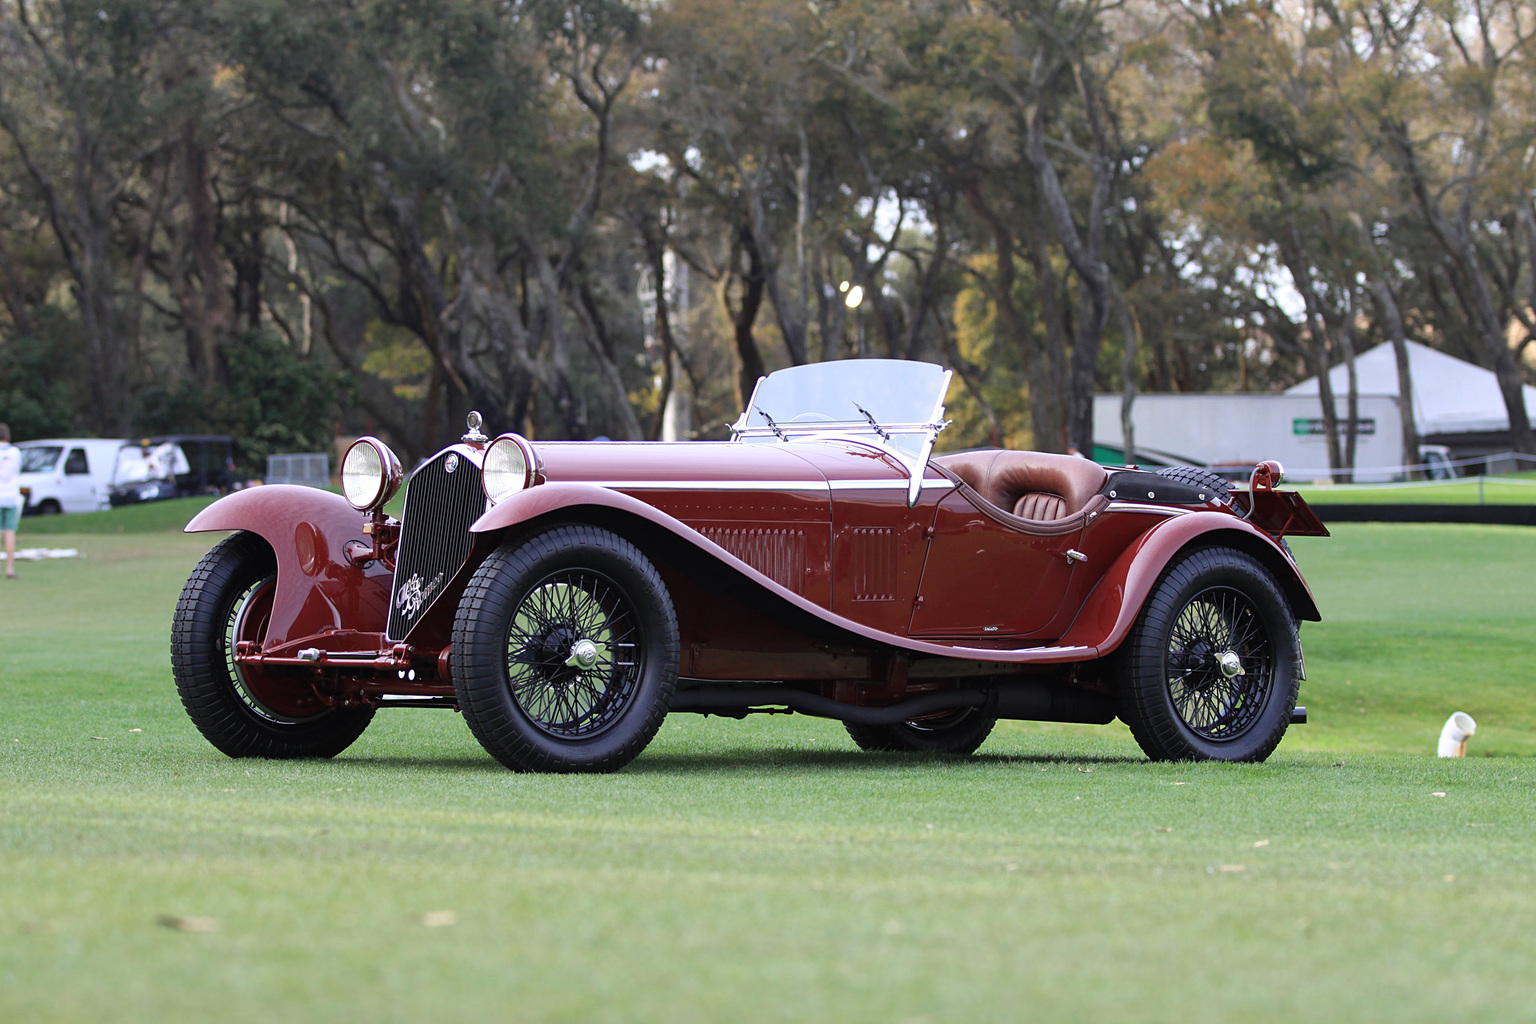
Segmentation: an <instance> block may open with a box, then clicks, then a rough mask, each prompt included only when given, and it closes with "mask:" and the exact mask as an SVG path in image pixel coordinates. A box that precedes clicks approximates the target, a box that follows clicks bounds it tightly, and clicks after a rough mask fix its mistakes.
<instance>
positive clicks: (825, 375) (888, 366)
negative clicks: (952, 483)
mask: <svg viewBox="0 0 1536 1024" xmlns="http://www.w3.org/2000/svg"><path fill="white" fill-rule="evenodd" d="M948 389H949V371H948V370H946V369H944V368H943V367H942V366H935V365H934V364H933V363H919V362H913V361H912V360H907V359H844V360H838V361H835V362H827V363H811V364H808V365H806V366H793V367H790V368H789V369H787V370H779V371H778V372H776V373H771V374H769V375H768V376H766V377H764V378H763V379H762V380H760V381H758V383H757V389H756V390H755V391H754V392H753V393H752V401H751V403H749V404H748V406H747V411H746V412H744V413H742V415H741V418H740V419H739V420H737V421H736V423H735V425H734V426H732V428H731V431H732V434H733V435H734V436H735V437H736V439H738V440H750V441H758V440H767V441H782V440H788V439H789V438H790V437H794V436H806V435H811V434H819V433H825V432H827V431H833V432H836V433H839V434H853V435H855V436H858V437H870V438H874V439H875V440H876V441H877V442H878V443H882V444H883V445H885V446H888V447H892V448H895V449H897V450H899V451H902V452H904V453H906V454H908V455H911V456H916V455H918V454H919V453H924V454H926V453H925V452H924V449H925V447H927V446H928V445H931V444H932V441H933V436H934V435H935V434H937V433H938V431H939V430H940V429H942V425H941V423H940V416H941V415H942V414H943V412H944V393H945V391H947V390H948Z"/></svg>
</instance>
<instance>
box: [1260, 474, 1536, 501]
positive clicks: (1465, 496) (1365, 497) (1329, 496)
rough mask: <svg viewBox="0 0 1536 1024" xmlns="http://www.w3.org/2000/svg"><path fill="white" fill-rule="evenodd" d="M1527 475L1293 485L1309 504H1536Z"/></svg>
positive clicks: (1535, 490) (1533, 484)
mask: <svg viewBox="0 0 1536 1024" xmlns="http://www.w3.org/2000/svg"><path fill="white" fill-rule="evenodd" d="M1531 477H1532V475H1531V474H1529V473H1521V474H1515V475H1512V476H1507V477H1502V476H1490V477H1485V478H1481V479H1478V478H1475V477H1474V478H1472V479H1465V480H1446V481H1436V482H1434V483H1426V484H1422V485H1413V484H1392V485H1390V486H1383V485H1380V484H1335V485H1332V486H1325V487H1311V486H1300V485H1295V489H1296V490H1297V491H1299V492H1300V493H1301V496H1302V497H1304V498H1306V499H1307V501H1308V503H1310V504H1313V505H1359V504H1366V505H1536V480H1533V479H1532V478H1531ZM1286 486H1287V487H1289V486H1293V485H1289V484H1288V485H1286Z"/></svg>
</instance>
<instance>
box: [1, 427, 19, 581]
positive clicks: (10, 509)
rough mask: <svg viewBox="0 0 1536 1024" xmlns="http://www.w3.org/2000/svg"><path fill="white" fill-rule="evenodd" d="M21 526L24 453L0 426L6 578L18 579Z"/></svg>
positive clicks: (8, 429)
mask: <svg viewBox="0 0 1536 1024" xmlns="http://www.w3.org/2000/svg"><path fill="white" fill-rule="evenodd" d="M20 524H21V449H20V448H17V447H16V446H15V445H13V444H11V428H10V427H8V426H6V425H5V424H4V423H0V534H3V535H4V537H5V575H6V578H7V579H12V580H13V579H15V578H16V527H17V526H19V525H20Z"/></svg>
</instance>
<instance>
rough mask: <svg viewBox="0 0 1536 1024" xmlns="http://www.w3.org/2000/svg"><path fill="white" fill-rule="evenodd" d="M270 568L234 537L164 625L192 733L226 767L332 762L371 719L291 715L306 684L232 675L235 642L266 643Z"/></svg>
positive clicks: (268, 558)
mask: <svg viewBox="0 0 1536 1024" xmlns="http://www.w3.org/2000/svg"><path fill="white" fill-rule="evenodd" d="M276 573H277V562H276V559H275V558H274V557H273V554H272V548H271V547H270V546H268V544H267V542H266V541H264V540H262V539H261V538H260V537H258V536H256V535H255V534H254V533H236V534H233V535H231V536H229V537H226V538H225V539H224V540H221V541H220V542H219V543H218V544H216V545H214V548H213V550H212V551H210V552H208V554H206V555H204V556H203V560H202V561H201V562H199V563H198V564H197V568H195V569H193V570H192V575H191V577H189V578H188V580H187V585H186V587H185V588H183V589H182V592H181V599H180V600H179V601H177V602H176V613H175V616H174V618H173V620H172V624H171V674H172V675H173V676H174V677H175V679H176V689H177V691H178V692H179V693H180V694H181V703H182V706H183V707H184V708H186V711H187V715H188V716H189V717H190V718H191V719H192V724H193V725H195V726H197V729H198V731H199V732H201V733H202V734H203V736H204V737H206V738H207V740H208V742H209V743H212V744H213V745H214V746H215V747H217V748H218V749H219V750H221V751H223V752H224V753H226V754H228V755H229V756H230V757H268V758H300V757H335V756H336V755H337V754H339V753H341V752H342V751H343V750H346V749H347V748H348V747H349V746H351V745H352V743H353V741H354V740H356V739H357V738H358V737H359V736H360V735H362V732H363V730H364V729H366V728H368V723H369V722H370V721H371V720H372V719H373V709H372V708H346V709H340V708H325V707H323V706H319V705H314V706H313V707H312V709H310V710H301V709H299V708H296V707H295V706H294V703H293V702H295V701H300V702H301V701H303V700H304V699H305V698H304V695H303V694H304V691H305V690H307V689H308V687H307V684H305V683H304V682H303V680H302V679H299V678H297V677H284V676H282V675H276V676H258V675H256V674H255V673H254V672H250V673H248V672H246V671H244V670H242V669H240V668H239V667H238V666H237V665H235V663H234V660H233V653H234V651H233V648H234V644H235V642H236V640H238V639H246V640H261V639H263V638H264V637H265V635H266V620H265V618H264V617H263V615H264V613H263V610H262V609H263V601H265V602H266V603H267V605H266V606H267V607H270V592H271V588H272V586H273V583H274V581H275V579H276Z"/></svg>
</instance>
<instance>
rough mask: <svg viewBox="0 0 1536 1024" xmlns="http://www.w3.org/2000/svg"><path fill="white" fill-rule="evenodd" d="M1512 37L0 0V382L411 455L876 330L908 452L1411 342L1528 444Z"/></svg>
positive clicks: (94, 427)
mask: <svg viewBox="0 0 1536 1024" xmlns="http://www.w3.org/2000/svg"><path fill="white" fill-rule="evenodd" d="M1533 32H1536V5H1533V4H1532V3H1531V2H1530V0H1436V2H1435V3H1429V2H1423V0H1343V2H1339V0H1300V2H1281V0H1205V2H1203V3H1196V2H1190V0H728V2H727V0H627V2H626V0H494V2H493V0H424V2H419V3H411V4H405V3H401V2H399V0H348V2H345V3H334V2H320V0H203V2H198V3H192V2H189V0H95V2H92V3H83V2H80V0H0V419H7V420H9V422H10V423H11V426H12V428H13V431H14V432H15V433H16V435H17V436H18V437H19V438H25V437H28V436H40V435H43V434H48V433H62V432H76V431H88V432H94V433H101V434H123V435H126V434H129V433H137V432H148V431H151V430H172V429H179V430H219V431H228V432H230V433H233V434H235V435H236V436H237V437H238V438H240V439H241V445H242V448H241V453H242V458H243V459H244V460H246V462H247V463H248V464H249V465H251V466H252V467H254V466H255V464H256V460H257V459H258V458H259V457H260V456H261V455H263V454H265V453H267V452H269V451H277V450H284V449H286V450H294V449H302V448H309V449H315V448H321V447H326V446H328V445H329V443H330V439H331V438H332V437H333V436H334V435H335V434H336V433H337V432H345V431H360V430H370V431H373V432H377V433H379V434H381V435H383V436H385V437H386V438H387V439H388V440H389V441H390V442H391V443H393V444H395V445H396V446H397V447H398V448H399V449H400V450H401V451H402V453H403V454H405V455H406V456H407V458H409V459H411V460H414V458H416V457H418V456H420V455H422V454H425V453H428V452H430V451H432V450H434V449H436V448H437V447H438V446H440V444H441V443H442V442H443V441H444V440H445V439H446V438H447V437H450V436H452V435H453V434H454V433H456V432H457V428H458V426H459V424H461V423H462V422H463V420H462V417H463V414H464V413H465V412H466V411H467V410H468V409H470V408H477V409H480V410H481V411H482V412H483V413H484V414H485V415H486V417H487V422H488V425H489V426H490V427H492V428H494V429H497V430H500V429H518V430H521V431H524V432H525V433H527V434H529V435H530V436H533V437H564V438H590V437H596V436H608V437H614V438H646V437H659V436H668V437H718V436H721V435H722V433H723V431H724V428H725V425H726V424H727V423H728V422H729V421H730V420H731V419H732V418H733V417H734V415H735V413H736V412H737V411H738V409H739V408H740V404H741V402H742V400H743V399H744V396H745V394H746V393H747V392H748V391H749V389H750V388H751V386H752V383H753V381H755V379H756V378H757V376H758V375H760V374H761V373H763V372H766V371H767V370H771V369H773V368H775V367H778V366H783V365H789V364H793V363H803V362H807V361H812V360H825V359H832V358H846V357H859V356H882V357H893V358H909V359H928V360H933V361H938V362H943V363H945V364H947V365H949V366H951V367H953V368H954V369H955V370H956V385H955V390H954V392H953V393H952V395H951V407H952V412H953V415H954V417H955V425H954V427H953V428H952V429H951V430H950V431H948V432H946V434H945V435H944V437H943V439H942V442H943V444H944V445H945V446H946V447H951V448H954V447H966V446H973V445H984V444H1005V445H1009V446H1015V447H1034V448H1038V449H1041V450H1047V451H1062V450H1069V449H1072V448H1076V449H1080V450H1084V451H1087V450H1089V448H1090V446H1091V445H1092V442H1093V438H1094V427H1093V422H1092V409H1093V404H1092V395H1093V393H1094V392H1095V391H1104V390H1123V391H1124V392H1125V393H1126V394H1127V396H1128V399H1129V396H1131V395H1133V394H1134V393H1135V392H1136V391H1142V390H1151V391H1203V390H1213V389H1216V390H1269V389H1274V388H1279V387H1283V386H1285V385H1287V384H1290V383H1293V382H1295V381H1296V380H1298V379H1299V378H1301V377H1303V376H1308V375H1311V374H1315V373H1321V372H1322V371H1325V370H1326V369H1327V368H1328V367H1330V366H1333V365H1337V364H1339V363H1341V362H1343V363H1346V364H1350V365H1352V361H1353V358H1354V354H1355V353H1356V352H1358V351H1360V350H1362V349H1363V348H1364V347H1367V346H1369V345H1371V344H1374V343H1376V342H1379V341H1388V342H1392V343H1394V344H1395V345H1397V346H1398V347H1399V349H1400V350H1401V349H1402V347H1403V346H1404V344H1405V342H1406V340H1407V339H1409V338H1413V339H1415V340H1418V341H1421V342H1424V343H1426V344H1430V345H1433V346H1435V347H1437V348H1440V349H1442V350H1444V351H1447V352H1450V353H1452V354H1454V355H1457V356H1460V357H1462V358H1465V359H1469V360H1471V361H1472V362H1474V363H1477V364H1479V365H1482V366H1485V367H1487V368H1489V369H1491V370H1493V371H1494V372H1495V373H1496V374H1497V376H1498V379H1499V382H1500V385H1501V390H1502V392H1503V394H1504V396H1505V401H1506V404H1507V406H1508V408H1509V411H1510V412H1511V414H1512V415H1511V420H1512V422H1514V423H1516V424H1517V426H1516V428H1515V429H1514V431H1513V439H1514V442H1515V444H1516V446H1517V447H1519V448H1520V449H1521V450H1523V451H1527V452H1531V451H1536V439H1533V438H1532V436H1531V433H1530V431H1529V429H1528V428H1527V427H1526V424H1527V423H1528V416H1527V411H1526V410H1524V408H1523V405H1522V398H1521V390H1520V385H1521V384H1522V383H1523V382H1525V381H1527V380H1530V379H1532V373H1531V369H1530V367H1531V365H1532V361H1533V359H1536V352H1533V351H1532V347H1531V340H1532V338H1533V337H1536V310H1533V308H1532V306H1533V300H1536V260H1533V256H1536V213H1533V208H1532V191H1533V187H1536V181H1533V176H1532V167H1531V164H1532V161H1533V159H1536V139H1533V138H1532V137H1531V136H1532V134H1533V133H1536V75H1533V68H1532V65H1531V61H1532V56H1533V54H1532V45H1533V42H1532V39H1533V35H1532V34H1533ZM856 296H862V297H863V301H862V302H855V301H854V298H855V297H856ZM1323 379H1324V380H1325V381H1326V379H1327V378H1326V376H1324V378H1323ZM1325 390H1326V389H1325ZM1323 404H1324V409H1323V415H1324V417H1325V418H1326V419H1327V420H1329V422H1330V424H1331V423H1332V421H1333V419H1334V412H1333V405H1332V397H1331V396H1328V395H1325V396H1324V403H1323ZM1352 423H1353V418H1352V417H1350V418H1348V420H1347V423H1346V424H1344V425H1341V427H1340V429H1338V430H1332V429H1330V430H1329V431H1328V434H1329V437H1330V439H1331V440H1332V441H1333V442H1334V444H1333V449H1332V450H1331V451H1330V458H1331V460H1332V463H1333V465H1335V466H1337V467H1347V466H1348V465H1349V464H1350V463H1351V462H1352V459H1353V446H1354V442H1353V433H1352V427H1351V426H1350V424H1352ZM1405 423H1407V424H1408V426H1409V428H1410V430H1411V424H1412V419H1411V415H1405Z"/></svg>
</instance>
